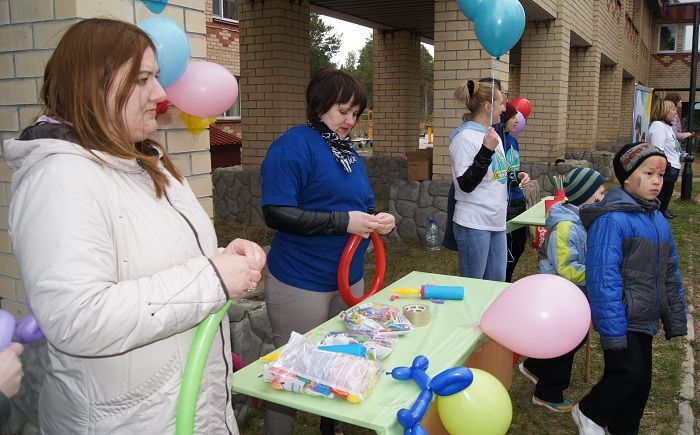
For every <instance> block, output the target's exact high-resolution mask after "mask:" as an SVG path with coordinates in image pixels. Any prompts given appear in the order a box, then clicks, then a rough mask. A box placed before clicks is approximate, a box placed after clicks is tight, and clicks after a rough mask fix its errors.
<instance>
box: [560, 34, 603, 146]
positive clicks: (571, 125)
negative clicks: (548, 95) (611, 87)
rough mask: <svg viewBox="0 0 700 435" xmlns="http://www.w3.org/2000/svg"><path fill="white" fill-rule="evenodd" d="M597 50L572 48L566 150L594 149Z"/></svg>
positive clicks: (596, 106)
mask: <svg viewBox="0 0 700 435" xmlns="http://www.w3.org/2000/svg"><path fill="white" fill-rule="evenodd" d="M599 78H600V48H599V47H596V46H592V47H572V48H571V52H570V57H569V98H568V104H567V107H568V111H567V122H566V149H567V150H568V151H590V150H594V149H595V143H596V137H597V132H598V90H599V89H598V88H599V87H598V85H597V84H598V82H599Z"/></svg>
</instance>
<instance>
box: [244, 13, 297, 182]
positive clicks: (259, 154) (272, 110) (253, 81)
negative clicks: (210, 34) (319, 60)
mask: <svg viewBox="0 0 700 435" xmlns="http://www.w3.org/2000/svg"><path fill="white" fill-rule="evenodd" d="M238 7H239V10H238V14H239V16H240V27H239V29H240V34H241V39H240V49H241V120H242V126H241V130H242V131H241V136H242V138H243V149H242V156H241V158H242V162H243V166H244V168H245V169H247V170H250V169H256V168H258V167H259V166H260V163H261V162H262V160H263V157H264V156H265V153H266V152H267V149H268V147H269V146H270V144H271V143H272V141H274V140H275V139H276V138H277V137H278V136H279V135H280V134H282V133H283V132H284V131H286V130H287V129H288V128H289V127H291V126H293V125H295V124H303V123H305V122H306V115H305V113H306V112H305V101H304V98H305V97H304V92H305V90H306V85H307V84H308V82H309V2H308V0H301V1H291V2H290V1H289V0H265V1H260V0H257V1H256V0H242V1H241V2H240V3H239V5H238Z"/></svg>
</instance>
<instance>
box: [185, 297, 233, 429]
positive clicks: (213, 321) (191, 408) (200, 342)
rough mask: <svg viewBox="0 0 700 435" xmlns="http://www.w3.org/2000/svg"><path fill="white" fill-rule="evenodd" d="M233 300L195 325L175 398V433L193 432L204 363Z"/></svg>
mask: <svg viewBox="0 0 700 435" xmlns="http://www.w3.org/2000/svg"><path fill="white" fill-rule="evenodd" d="M232 302H233V301H232V300H230V299H229V301H228V302H226V304H225V305H224V307H223V308H222V309H221V310H219V311H217V312H216V313H214V314H210V315H208V316H207V318H206V319H204V320H202V322H201V323H200V324H199V326H197V331H196V332H195V334H194V339H193V340H192V346H191V347H190V353H189V354H187V364H186V365H185V372H184V374H183V375H182V385H181V386H180V396H179V397H178V400H177V411H176V412H175V434H176V435H192V434H193V433H194V414H195V409H196V408H197V396H199V387H200V385H201V384H202V374H203V373H204V365H205V364H206V363H207V357H208V356H209V349H210V348H211V343H212V340H213V339H214V335H216V331H217V330H218V329H219V323H221V319H222V318H223V317H224V314H226V311H228V307H230V306H231V303H232Z"/></svg>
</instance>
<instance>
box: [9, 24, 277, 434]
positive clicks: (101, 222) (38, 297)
mask: <svg viewBox="0 0 700 435" xmlns="http://www.w3.org/2000/svg"><path fill="white" fill-rule="evenodd" d="M158 71H159V70H158V65H157V62H156V57H155V47H154V45H153V43H152V42H151V40H150V39H149V37H148V35H147V34H146V33H144V32H143V31H142V30H140V29H139V28H137V27H136V26H133V25H131V24H127V23H123V22H120V21H115V20H106V19H88V20H84V21H82V22H80V23H77V24H75V25H73V26H72V27H71V28H70V29H68V31H67V32H66V33H65V35H64V36H63V38H62V39H61V42H60V43H59V44H58V46H57V47H56V50H55V51H54V53H53V55H52V56H51V58H50V60H49V62H48V64H47V66H46V71H45V74H44V83H43V88H42V97H43V99H44V103H45V110H44V114H43V115H42V116H41V117H39V119H38V120H37V123H36V124H35V125H33V126H31V127H29V128H27V129H25V130H24V132H23V133H22V135H21V136H20V139H19V140H10V141H7V142H5V157H6V159H7V161H8V163H9V165H10V166H11V167H12V169H13V170H14V174H13V177H12V189H13V198H12V203H11V205H10V219H9V220H10V235H11V238H12V243H13V246H14V249H15V252H16V255H17V263H18V266H19V270H20V273H21V276H22V280H23V283H24V286H25V288H26V291H27V294H28V296H29V299H30V300H31V302H32V309H33V311H34V314H35V316H36V318H37V320H38V322H39V325H40V327H41V329H42V331H43V332H44V335H45V336H46V338H47V341H48V349H49V360H50V364H49V367H48V369H47V373H46V377H45V380H44V383H43V386H42V391H41V396H40V399H39V402H40V403H39V413H40V416H39V417H40V424H41V430H42V432H43V433H48V434H67V433H73V434H88V433H90V434H92V433H112V434H119V433H123V434H134V433H173V432H174V426H175V409H176V403H177V398H178V394H179V389H180V383H181V380H182V376H183V369H184V365H185V362H186V359H187V354H188V351H189V348H190V345H191V343H192V339H193V337H194V331H195V329H196V326H197V324H198V323H199V322H200V321H202V320H203V319H204V318H205V317H206V316H207V315H209V314H211V313H213V312H216V311H218V310H220V309H221V308H222V307H223V305H224V303H225V302H226V300H227V299H229V298H233V297H236V296H238V295H240V294H241V293H242V292H245V291H246V289H249V288H251V287H253V286H255V285H256V284H257V282H258V281H259V279H260V271H261V269H262V267H263V265H264V261H265V255H264V252H263V251H262V250H261V249H260V247H259V246H258V245H256V244H254V243H252V242H249V241H246V240H240V239H237V240H234V241H233V242H232V243H231V244H230V245H229V246H228V247H227V248H226V249H217V242H216V235H215V233H214V229H213V226H212V223H211V220H210V219H209V217H208V216H207V214H206V213H205V211H204V210H203V209H202V207H201V206H200V205H199V203H198V201H197V198H196V197H195V195H194V194H193V192H192V190H191V189H190V187H189V185H188V184H187V182H186V180H185V179H184V178H183V177H182V175H180V173H179V172H178V170H177V169H176V168H175V166H174V165H173V164H172V162H171V160H170V159H169V158H168V156H167V153H166V152H165V150H164V149H163V147H161V146H160V145H159V144H157V143H156V142H154V141H152V140H151V139H149V138H148V136H149V135H150V134H151V133H153V132H155V130H156V128H157V123H156V119H155V116H156V113H155V108H156V104H157V103H158V102H159V101H162V100H163V99H164V98H165V92H164V91H163V88H162V87H161V86H160V85H159V84H158V82H157V81H156V76H157V74H158ZM228 331H229V329H228V319H227V318H226V317H224V320H223V321H222V324H221V325H220V326H219V335H220V336H219V337H218V338H215V340H214V342H213V345H212V347H211V351H210V354H209V356H208V359H207V363H206V368H205V371H204V375H203V377H202V386H201V390H200V391H201V392H200V395H199V399H198V402H197V407H196V420H195V432H197V433H207V434H212V433H216V434H218V433H221V434H237V433H238V428H237V426H236V421H235V418H234V416H233V410H232V408H231V397H230V387H231V367H230V365H229V361H230V355H231V353H230V352H231V350H230V337H229V333H228Z"/></svg>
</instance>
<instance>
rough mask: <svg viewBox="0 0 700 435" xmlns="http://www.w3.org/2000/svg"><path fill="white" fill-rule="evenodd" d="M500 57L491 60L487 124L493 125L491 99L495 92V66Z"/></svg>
mask: <svg viewBox="0 0 700 435" xmlns="http://www.w3.org/2000/svg"><path fill="white" fill-rule="evenodd" d="M499 59H500V58H498V57H494V58H493V62H491V113H489V125H493V99H494V95H495V94H496V66H497V65H498V60H499Z"/></svg>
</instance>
